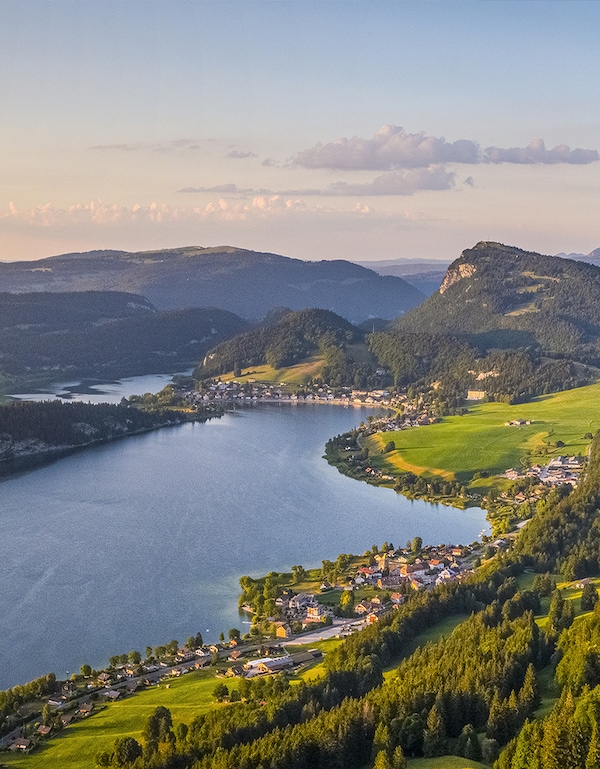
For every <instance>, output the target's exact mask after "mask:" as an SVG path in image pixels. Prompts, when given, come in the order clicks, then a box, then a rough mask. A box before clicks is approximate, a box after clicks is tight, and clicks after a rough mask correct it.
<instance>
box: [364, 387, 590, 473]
mask: <svg viewBox="0 0 600 769" xmlns="http://www.w3.org/2000/svg"><path fill="white" fill-rule="evenodd" d="M519 419H522V420H531V424H529V425H522V426H520V427H514V426H507V425H506V424H505V423H506V422H510V421H512V420H519ZM599 428H600V383H596V384H593V385H589V386H587V387H580V388H577V389H574V390H565V391H563V392H559V393H553V394H552V395H544V396H541V397H539V398H536V399H535V400H533V401H531V402H529V403H524V404H519V405H515V406H509V405H507V404H505V403H481V404H477V405H474V406H471V407H469V412H468V413H467V414H465V415H463V416H452V417H444V419H443V421H442V422H440V423H438V424H434V425H429V426H426V427H417V428H410V429H407V430H400V431H393V432H387V433H383V434H379V435H375V436H371V437H370V438H369V440H368V443H366V445H367V446H368V447H369V449H370V450H371V455H370V456H371V457H372V459H373V464H376V465H377V466H379V467H381V468H382V469H387V470H388V471H391V472H393V471H396V472H397V471H398V470H401V471H410V472H414V473H416V474H422V475H426V476H427V475H429V476H431V475H439V476H442V477H445V478H447V479H456V480H458V481H460V482H465V483H466V482H468V481H470V480H471V478H472V476H473V474H474V473H475V472H478V471H481V470H486V471H488V472H489V473H491V474H493V475H495V474H498V473H502V472H504V471H505V470H506V469H507V468H509V467H520V466H523V465H527V464H529V463H531V462H535V461H540V462H547V461H548V460H549V459H551V458H552V456H556V455H559V454H568V455H572V454H585V452H586V450H587V446H588V444H589V442H590V440H589V438H585V435H586V434H588V433H594V432H596V430H598V429H599ZM390 440H393V441H394V443H395V444H396V450H395V451H392V452H389V453H387V454H385V455H382V454H381V452H382V449H383V447H384V446H385V444H386V443H387V442H388V441H390ZM557 441H562V443H564V447H560V448H557V447H556V442H557Z"/></svg>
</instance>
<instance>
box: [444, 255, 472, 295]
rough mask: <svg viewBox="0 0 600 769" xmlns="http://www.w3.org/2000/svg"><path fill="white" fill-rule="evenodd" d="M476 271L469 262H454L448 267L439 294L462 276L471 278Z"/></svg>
mask: <svg viewBox="0 0 600 769" xmlns="http://www.w3.org/2000/svg"><path fill="white" fill-rule="evenodd" d="M476 272H477V267H475V265H474V264H469V262H463V263H462V264H456V263H455V264H454V265H452V264H451V265H450V267H448V270H447V271H446V275H445V277H444V280H443V281H442V285H441V286H440V294H443V293H444V292H445V291H447V290H448V289H449V288H450V286H453V285H454V284H455V283H458V281H459V280H462V278H471V277H472V276H473V275H475V273H476Z"/></svg>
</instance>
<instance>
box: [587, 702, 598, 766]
mask: <svg viewBox="0 0 600 769" xmlns="http://www.w3.org/2000/svg"><path fill="white" fill-rule="evenodd" d="M595 716H596V714H594V717H593V718H592V734H591V736H590V746H589V748H588V754H587V758H586V760H585V769H600V730H599V729H598V720H597V718H596V717H595Z"/></svg>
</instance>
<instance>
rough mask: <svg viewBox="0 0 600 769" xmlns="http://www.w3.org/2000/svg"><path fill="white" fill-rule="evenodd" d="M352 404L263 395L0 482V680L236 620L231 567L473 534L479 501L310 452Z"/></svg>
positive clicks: (478, 524) (98, 663) (343, 426)
mask: <svg viewBox="0 0 600 769" xmlns="http://www.w3.org/2000/svg"><path fill="white" fill-rule="evenodd" d="M368 413H372V411H370V412H369V411H367V410H361V409H352V408H350V409H346V408H342V407H339V406H328V405H321V404H319V405H317V404H314V405H308V404H304V405H299V406H292V405H280V406H277V405H264V406H262V407H258V408H252V409H247V410H242V411H238V412H233V413H229V414H227V415H225V417H223V418H221V419H214V420H211V421H209V422H207V423H204V424H199V423H198V424H186V425H182V426H178V427H172V428H165V429H162V430H158V431H156V432H152V433H147V434H144V435H140V436H134V437H130V438H127V439H125V440H122V441H117V442H114V443H111V444H105V445H103V446H98V447H94V448H91V449H87V450H83V451H81V452H78V453H76V454H72V455H70V456H67V457H65V458H62V459H60V460H58V461H56V462H53V463H51V464H49V465H46V466H44V467H41V468H39V469H37V470H34V471H32V472H29V473H26V474H23V475H21V476H17V477H13V478H10V479H7V480H5V481H3V482H1V483H0V500H1V506H0V532H1V539H0V688H6V687H9V686H12V685H14V684H16V683H23V682H24V681H27V680H30V679H32V678H35V677H37V676H39V675H43V674H45V673H47V672H48V671H50V670H52V671H53V672H55V673H56V675H57V676H59V677H64V676H66V675H68V674H70V673H73V672H76V671H78V670H79V668H80V666H81V665H82V664H83V663H88V664H90V665H92V666H93V667H103V666H105V665H106V664H107V661H108V657H109V656H110V655H112V654H120V653H124V652H128V651H130V650H132V649H138V650H140V651H141V652H142V653H143V652H144V649H145V646H146V645H151V646H155V645H158V644H163V643H165V642H167V641H169V640H171V639H173V638H175V639H178V640H179V641H180V642H183V641H185V639H186V638H187V637H188V636H189V635H192V634H195V633H196V631H198V630H200V631H201V632H202V634H203V636H204V638H205V640H207V641H209V642H210V641H214V640H216V639H217V638H218V635H219V633H220V632H221V631H224V632H225V633H227V630H228V629H229V628H230V627H238V628H240V629H241V630H242V632H243V631H244V630H245V629H246V625H244V624H243V620H242V618H241V617H240V615H239V614H238V610H237V596H238V580H239V577H240V576H241V575H243V574H250V575H253V576H258V575H260V574H264V573H266V572H267V571H270V570H276V571H284V570H287V571H289V570H290V567H291V566H292V565H293V564H302V565H303V566H305V567H309V566H315V565H320V562H321V560H322V559H324V558H329V559H335V557H336V556H337V555H338V553H341V552H348V553H356V552H363V551H364V550H365V549H367V548H370V547H371V545H372V544H378V545H379V544H381V543H382V542H383V541H385V540H387V541H391V542H394V543H396V544H397V545H398V544H403V543H405V542H406V541H407V540H408V539H411V538H412V537H414V536H417V535H418V536H421V537H422V538H423V540H424V542H426V543H428V542H429V543H439V542H452V543H458V542H462V543H466V542H472V541H473V540H475V539H476V538H477V535H478V534H479V533H480V532H481V530H482V529H484V528H486V521H485V514H484V512H483V511H482V510H480V509H470V510H466V511H463V510H459V509H456V508H450V507H446V506H441V505H439V506H438V505H433V504H430V503H426V502H422V501H409V500H407V499H405V498H404V497H402V496H399V495H397V494H396V493H395V492H394V491H392V490H389V489H383V488H377V487H374V486H369V485H368V484H366V483H362V482H358V481H354V480H352V479H350V478H347V477H345V476H343V475H341V474H340V473H338V471H337V470H336V469H335V468H333V467H330V466H329V465H328V464H327V463H326V461H325V460H324V459H323V458H322V454H323V450H324V444H325V442H326V440H327V439H328V438H329V437H331V436H333V435H337V434H339V433H341V432H344V431H345V430H347V429H350V428H351V427H353V426H354V425H356V424H358V423H359V422H360V421H361V419H365V418H366V415H367V414H368ZM419 429H421V428H419ZM422 429H426V428H422Z"/></svg>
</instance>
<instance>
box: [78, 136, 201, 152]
mask: <svg viewBox="0 0 600 769" xmlns="http://www.w3.org/2000/svg"><path fill="white" fill-rule="evenodd" d="M207 141H210V139H207ZM202 148H203V142H202V141H200V140H198V139H173V140H172V141H167V142H135V143H134V144H126V143H122V144H95V145H93V146H92V147H90V149H91V150H104V151H110V150H112V151H116V152H122V151H124V150H126V151H128V152H133V151H136V152H139V151H143V150H146V151H150V152H178V151H180V150H192V151H197V150H201V149H202Z"/></svg>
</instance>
